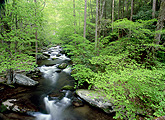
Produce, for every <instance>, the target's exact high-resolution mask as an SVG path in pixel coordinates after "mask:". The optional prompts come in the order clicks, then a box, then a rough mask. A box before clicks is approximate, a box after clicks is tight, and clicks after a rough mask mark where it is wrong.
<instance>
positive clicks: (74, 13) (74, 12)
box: [73, 0, 76, 34]
mask: <svg viewBox="0 0 165 120" xmlns="http://www.w3.org/2000/svg"><path fill="white" fill-rule="evenodd" d="M73 16H74V34H76V11H75V0H73Z"/></svg>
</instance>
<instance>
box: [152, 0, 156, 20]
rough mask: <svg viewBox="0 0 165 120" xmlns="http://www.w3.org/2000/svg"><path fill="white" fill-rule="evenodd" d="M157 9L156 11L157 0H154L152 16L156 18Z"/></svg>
mask: <svg viewBox="0 0 165 120" xmlns="http://www.w3.org/2000/svg"><path fill="white" fill-rule="evenodd" d="M155 11H156V0H153V4H152V18H155Z"/></svg>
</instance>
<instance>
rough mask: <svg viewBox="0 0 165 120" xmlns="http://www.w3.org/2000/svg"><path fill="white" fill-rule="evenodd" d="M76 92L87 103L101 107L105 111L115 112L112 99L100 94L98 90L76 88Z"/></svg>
mask: <svg viewBox="0 0 165 120" xmlns="http://www.w3.org/2000/svg"><path fill="white" fill-rule="evenodd" d="M76 94H77V95H78V96H79V97H80V98H82V99H83V100H85V101H86V102H88V103H89V104H91V105H93V106H95V107H98V108H101V109H103V110H104V111H105V112H106V113H112V112H115V111H114V108H115V106H114V105H113V103H112V101H113V100H111V101H109V100H107V99H106V98H105V97H103V96H102V95H100V94H99V92H96V91H94V90H86V89H78V90H76Z"/></svg>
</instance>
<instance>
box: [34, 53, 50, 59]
mask: <svg viewBox="0 0 165 120" xmlns="http://www.w3.org/2000/svg"><path fill="white" fill-rule="evenodd" d="M37 59H38V60H45V59H48V57H47V56H45V55H43V54H38V55H37Z"/></svg>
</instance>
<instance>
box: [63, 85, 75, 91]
mask: <svg viewBox="0 0 165 120" xmlns="http://www.w3.org/2000/svg"><path fill="white" fill-rule="evenodd" d="M61 90H74V87H73V86H70V85H65V86H64V87H62V88H61Z"/></svg>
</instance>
